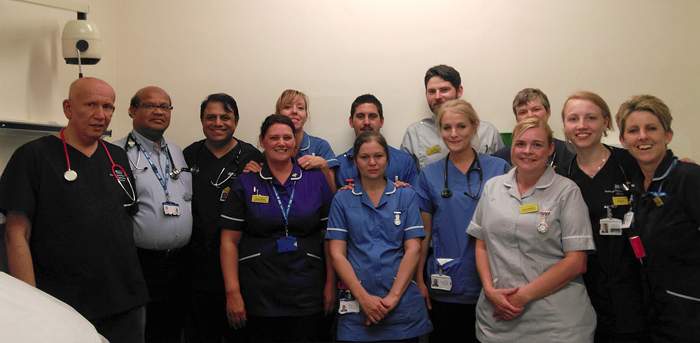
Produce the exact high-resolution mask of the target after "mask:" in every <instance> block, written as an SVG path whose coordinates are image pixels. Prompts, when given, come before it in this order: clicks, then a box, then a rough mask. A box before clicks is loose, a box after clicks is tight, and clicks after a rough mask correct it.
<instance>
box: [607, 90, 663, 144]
mask: <svg viewBox="0 0 700 343" xmlns="http://www.w3.org/2000/svg"><path fill="white" fill-rule="evenodd" d="M640 111H645V112H650V113H651V114H653V115H654V116H655V117H656V118H658V119H659V122H660V123H661V126H662V127H663V128H664V130H665V131H666V132H673V129H671V121H673V117H671V110H670V109H669V108H668V106H666V104H665V103H664V102H663V101H662V100H661V99H659V98H657V97H655V96H653V95H648V94H644V95H636V96H633V97H632V98H630V99H629V100H627V101H625V102H623V103H622V105H620V109H619V110H617V114H616V115H615V121H616V122H617V127H618V128H619V129H620V138H622V135H623V134H624V133H625V122H626V121H627V118H628V117H629V115H630V114H632V112H640Z"/></svg>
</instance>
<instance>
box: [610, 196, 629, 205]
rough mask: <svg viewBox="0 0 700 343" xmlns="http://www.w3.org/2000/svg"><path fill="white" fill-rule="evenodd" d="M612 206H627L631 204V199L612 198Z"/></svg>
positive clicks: (624, 197) (622, 197) (623, 197)
mask: <svg viewBox="0 0 700 343" xmlns="http://www.w3.org/2000/svg"><path fill="white" fill-rule="evenodd" d="M612 204H613V205H615V206H627V205H629V204H630V199H629V198H628V197H626V196H614V197H612Z"/></svg>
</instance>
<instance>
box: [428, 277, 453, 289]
mask: <svg viewBox="0 0 700 343" xmlns="http://www.w3.org/2000/svg"><path fill="white" fill-rule="evenodd" d="M430 288H432V289H439V290H441V291H451V290H452V278H451V277H449V276H448V275H442V274H432V275H430Z"/></svg>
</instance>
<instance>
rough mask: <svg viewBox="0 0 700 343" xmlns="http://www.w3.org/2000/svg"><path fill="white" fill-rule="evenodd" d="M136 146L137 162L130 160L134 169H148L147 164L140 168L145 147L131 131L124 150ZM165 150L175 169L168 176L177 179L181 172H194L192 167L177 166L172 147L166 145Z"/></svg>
mask: <svg viewBox="0 0 700 343" xmlns="http://www.w3.org/2000/svg"><path fill="white" fill-rule="evenodd" d="M134 146H135V147H136V163H133V162H131V160H129V163H131V164H132V165H133V169H134V171H139V172H141V171H146V170H148V166H145V167H143V168H139V163H140V162H141V154H140V152H142V151H144V150H143V148H142V147H141V144H139V142H137V141H136V139H135V138H134V136H133V135H132V134H131V133H129V135H128V136H126V142H124V151H129V149H130V148H133V147H134ZM165 152H166V153H167V154H168V161H169V162H170V165H171V166H172V167H173V169H172V170H171V171H170V172H169V173H168V176H170V178H171V179H173V180H177V179H178V178H179V177H180V174H181V173H182V172H192V170H191V169H190V168H187V167H185V168H177V166H175V161H173V155H171V154H170V149H169V148H168V146H167V145H166V146H165ZM127 157H128V156H127Z"/></svg>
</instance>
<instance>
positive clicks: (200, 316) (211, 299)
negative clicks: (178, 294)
mask: <svg viewBox="0 0 700 343" xmlns="http://www.w3.org/2000/svg"><path fill="white" fill-rule="evenodd" d="M187 338H188V340H189V342H191V343H221V342H225V343H247V342H248V340H249V339H248V329H247V328H245V327H244V328H242V329H236V330H234V329H233V328H232V327H231V326H229V324H228V319H227V318H226V295H225V294H223V293H214V292H205V291H196V290H193V291H192V307H191V315H190V325H189V327H188V328H187Z"/></svg>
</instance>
